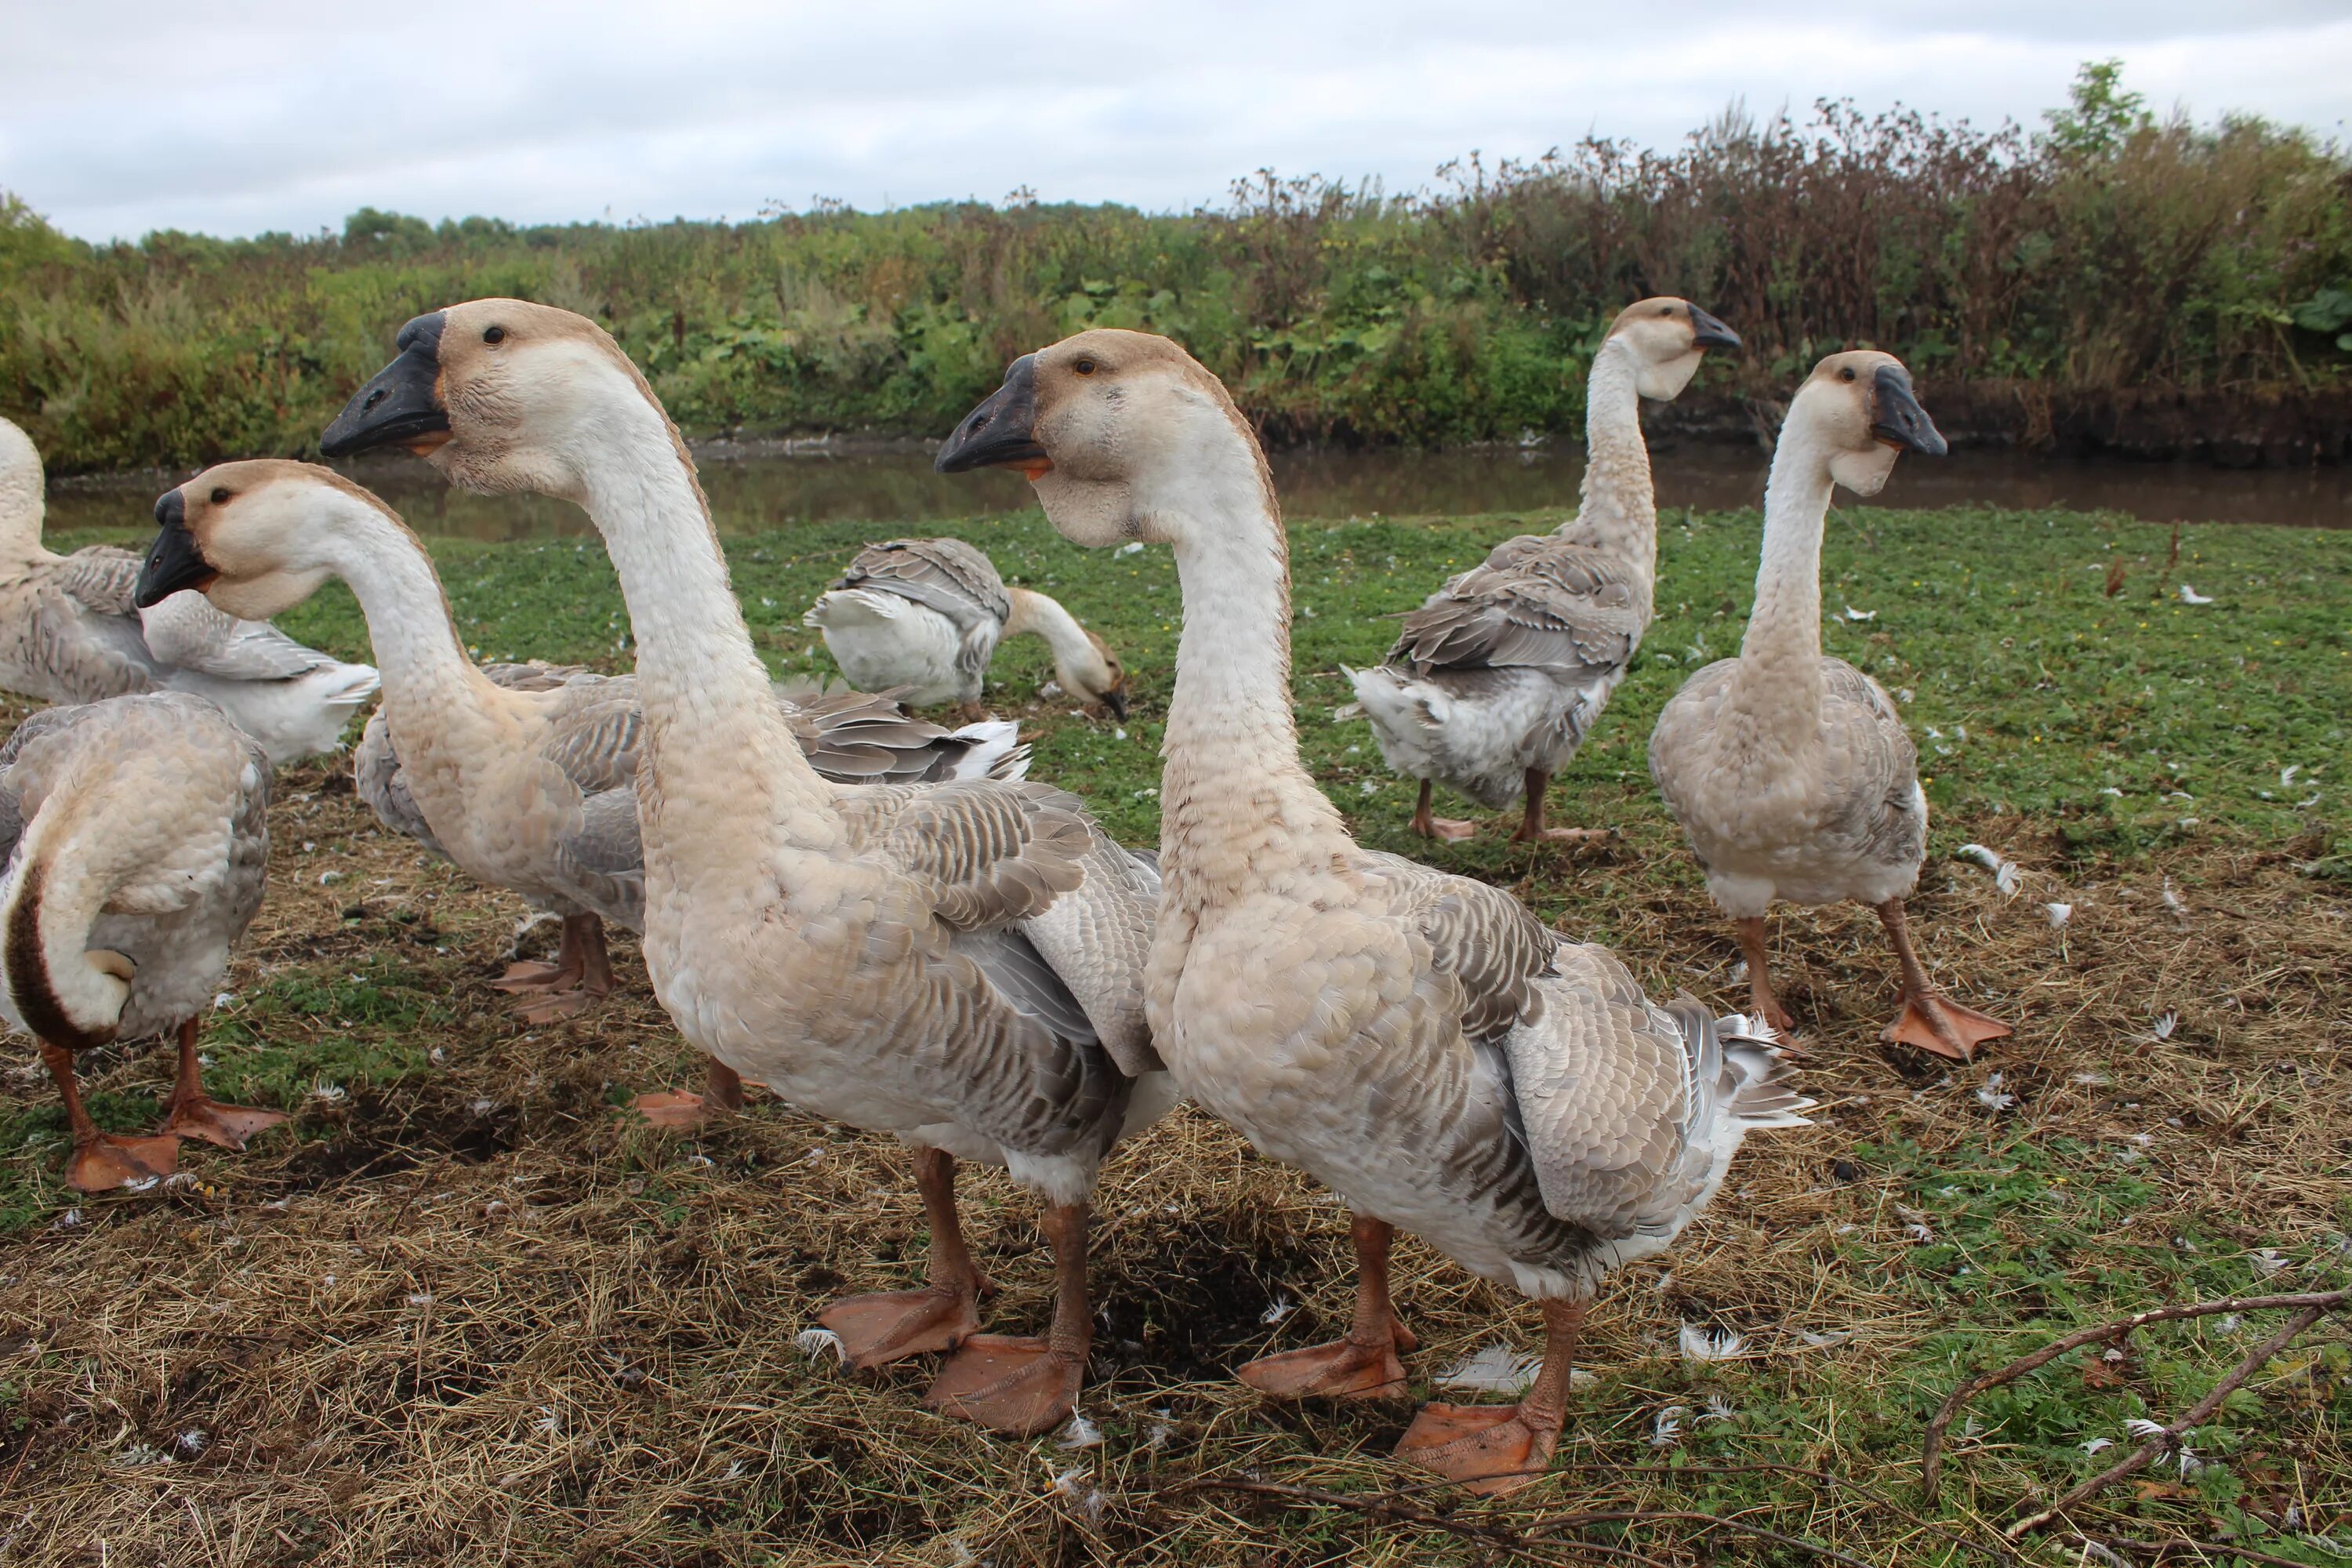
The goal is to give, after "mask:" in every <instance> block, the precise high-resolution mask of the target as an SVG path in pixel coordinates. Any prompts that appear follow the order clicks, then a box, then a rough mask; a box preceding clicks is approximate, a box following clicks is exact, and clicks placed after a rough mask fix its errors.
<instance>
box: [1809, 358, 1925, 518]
mask: <svg viewBox="0 0 2352 1568" xmlns="http://www.w3.org/2000/svg"><path fill="white" fill-rule="evenodd" d="M1792 434H1793V435H1796V436H1799V437H1801V438H1803V439H1805V440H1806V441H1808V442H1809V443H1811V445H1812V446H1813V447H1817V448H1818V449H1820V450H1821V451H1822V453H1824V454H1825V456H1826V459H1827V463H1828V468H1829V474H1830V478H1831V479H1834V480H1836V481H1837V482H1838V483H1839V484H1842V485H1843V486H1844V487H1845V488H1846V489H1850V490H1852V491H1853V493H1854V494H1856V495H1863V496H1874V495H1876V494H1877V493H1878V492H1879V490H1880V489H1883V488H1884V487H1885V484H1886V476H1887V475H1889V474H1891V473H1893V472H1894V471H1895V458H1897V457H1899V456H1901V455H1902V454H1903V453H1905V452H1918V453H1921V454H1923V455H1924V456H1927V457H1930V458H1940V457H1942V456H1943V455H1944V454H1945V453H1946V452H1948V451H1949V450H1950V447H1948V446H1947V445H1946V444H1945V442H1944V437H1943V434H1942V432H1940V431H1938V430H1937V428H1936V422H1935V421H1934V420H1932V419H1930V418H1928V417H1927V410H1926V409H1925V408H1922V407H1920V406H1919V397H1918V394H1916V392H1914V391H1913V390H1912V388H1911V373H1910V372H1909V371H1908V370H1906V369H1905V368H1904V365H1903V362H1902V361H1901V360H1899V359H1896V358H1895V356H1894V355H1893V354H1890V353H1879V352H1878V351H1877V350H1876V349H1851V350H1848V351H1847V352H1846V353H1835V354H1832V355H1830V356H1829V357H1828V358H1827V359H1825V360H1823V361H1822V363H1819V364H1817V365H1815V366H1814V367H1813V374H1811V375H1809V376H1807V377H1806V378H1805V384H1804V385H1802V386H1801V387H1799V388H1798V389H1797V395H1796V396H1794V397H1793V398H1790V400H1789V416H1788V418H1787V419H1786V420H1785V421H1783V423H1782V425H1781V437H1780V438H1781V439H1782V440H1784V441H1785V440H1787V439H1789V437H1790V436H1791V435H1792Z"/></svg>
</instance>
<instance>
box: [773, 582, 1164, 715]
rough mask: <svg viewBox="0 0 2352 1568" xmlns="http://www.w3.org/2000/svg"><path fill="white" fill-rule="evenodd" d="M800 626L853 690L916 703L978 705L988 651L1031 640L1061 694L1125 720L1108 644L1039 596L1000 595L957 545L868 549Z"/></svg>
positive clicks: (1122, 683)
mask: <svg viewBox="0 0 2352 1568" xmlns="http://www.w3.org/2000/svg"><path fill="white" fill-rule="evenodd" d="M801 620H802V624H803V626H814V627H815V628H816V629H817V630H819V631H821V632H823V633H824V646H825V647H827V648H829V649H831V650H832V653H833V658H834V662H835V663H836V664H838V665H840V666H841V672H842V674H844V675H845V676H847V677H848V678H849V679H850V680H851V681H852V682H853V683H854V684H856V685H858V686H862V687H865V688H866V689H868V690H873V691H885V690H887V691H890V692H892V693H894V694H896V695H898V696H900V697H903V698H904V699H905V700H907V701H908V702H913V703H917V704H919V705H929V704H930V703H935V702H961V703H971V702H977V701H979V700H980V690H981V679H982V676H983V675H985V674H986V673H987V671H988V665H989V661H990V660H991V659H992V658H995V657H996V645H997V644H998V643H999V642H1001V641H1002V640H1003V639H1004V638H1006V637H1019V636H1021V635H1022V634H1024V632H1025V633H1032V634H1034V635H1035V636H1037V637H1042V638H1044V639H1045V646H1046V647H1049V648H1051V649H1053V652H1054V679H1056V680H1057V681H1059V682H1060V683H1061V686H1062V689H1063V690H1065V691H1066V692H1068V693H1069V694H1070V695H1071V696H1073V697H1075V698H1076V699H1078V700H1080V701H1081V702H1086V703H1088V704H1091V705H1093V706H1095V707H1098V708H1107V709H1108V710H1110V713H1111V716H1112V717H1113V718H1117V719H1124V718H1126V717H1127V671H1126V670H1125V669H1123V668H1120V666H1119V662H1118V657H1117V656H1116V655H1114V654H1113V653H1112V652H1111V651H1110V648H1109V646H1108V644H1106V643H1105V642H1104V641H1103V640H1102V638H1100V637H1097V636H1096V635H1095V634H1094V633H1092V632H1090V631H1088V630H1087V628H1086V627H1084V626H1080V625H1079V624H1078V619H1077V617H1076V616H1073V615H1072V614H1070V612H1069V611H1067V610H1066V609H1064V608H1063V607H1062V606H1061V605H1059V604H1058V603H1056V602H1055V600H1053V599H1051V598H1049V597H1047V596H1046V595H1044V594H1040V593H1038V592H1037V591H1036V590H1035V589H1034V588H1018V587H1007V586H1006V585H1005V582H1004V579H1003V577H1001V576H999V575H998V574H997V571H996V564H995V563H993V562H992V561H991V560H989V558H988V557H987V555H986V554H984V553H983V552H981V551H980V550H978V549H975V548H974V547H973V546H971V545H970V544H967V543H965V542H963V541H962V540H961V539H893V540H891V541H889V542H887V543H883V544H869V545H867V546H866V548H865V549H863V550H861V551H859V552H857V558H856V560H854V561H852V562H851V563H849V570H848V571H846V572H845V573H843V574H842V577H841V581H840V582H838V583H835V584H834V585H833V587H832V588H831V589H829V590H828V591H826V593H825V594H824V595H823V596H822V597H820V598H819V599H818V600H817V602H816V603H815V604H814V605H812V606H811V607H810V609H809V612H808V614H807V615H805V616H803V617H802V618H801Z"/></svg>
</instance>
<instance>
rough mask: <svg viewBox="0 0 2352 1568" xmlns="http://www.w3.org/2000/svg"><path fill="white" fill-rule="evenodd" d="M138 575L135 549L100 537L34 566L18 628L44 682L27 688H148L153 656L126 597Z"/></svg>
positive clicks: (86, 693) (55, 694) (73, 694)
mask: <svg viewBox="0 0 2352 1568" xmlns="http://www.w3.org/2000/svg"><path fill="white" fill-rule="evenodd" d="M138 582H139V557H137V556H135V555H133V554H131V552H129V551H127V550H117V549H114V548H113V547H112V546H110V545H103V544H97V545H92V546H90V547H89V549H87V550H77V551H75V552H73V553H72V554H71V555H68V556H67V557H65V558H64V559H63V560H61V561H58V562H57V563H55V564H54V565H53V566H52V567H51V568H50V569H49V570H48V571H47V572H45V573H44V574H42V575H41V577H40V579H39V582H38V585H37V587H36V588H35V590H34V593H33V596H32V611H31V614H30V615H29V616H27V617H26V623H25V625H24V626H23V628H22V630H21V631H20V633H19V636H21V637H23V638H24V647H23V658H24V661H25V663H26V665H27V666H29V667H30V668H33V669H36V670H41V671H46V672H47V674H48V676H49V677H50V679H51V682H52V685H51V689H49V690H47V691H43V692H37V693H35V694H34V695H37V696H40V697H45V698H47V700H50V701H54V702H97V701H100V700H104V699H106V698H109V697H127V696H129V695H131V693H133V692H139V691H151V690H152V689H154V687H155V677H156V674H157V671H158V667H157V662H156V659H155V656H154V655H153V654H152V653H150V652H149V651H148V648H147V639H146V637H144V636H143V635H142V632H141V631H140V628H139V614H138V610H137V607H136V606H135V605H133V604H132V602H131V595H132V591H133V589H134V588H135V587H136V586H137V584H138Z"/></svg>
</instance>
